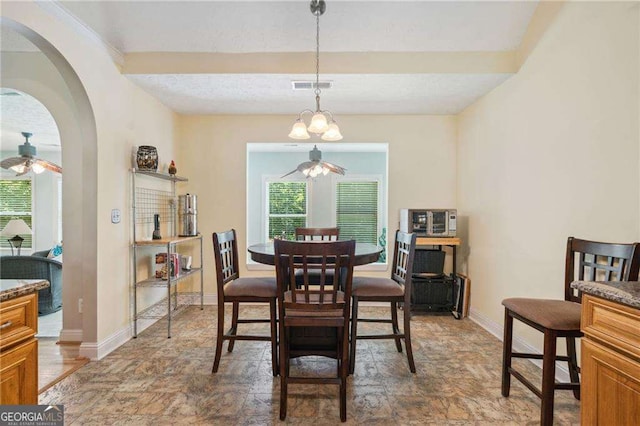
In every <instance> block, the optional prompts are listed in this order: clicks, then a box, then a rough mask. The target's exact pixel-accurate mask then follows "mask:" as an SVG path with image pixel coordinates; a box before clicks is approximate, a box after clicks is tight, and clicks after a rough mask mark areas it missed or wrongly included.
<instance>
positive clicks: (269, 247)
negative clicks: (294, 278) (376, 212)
mask: <svg viewBox="0 0 640 426" xmlns="http://www.w3.org/2000/svg"><path fill="white" fill-rule="evenodd" d="M247 251H248V252H249V254H250V255H251V260H253V261H254V262H258V263H262V264H265V265H275V252H274V250H273V241H270V242H267V243H259V244H252V245H250V246H249V247H247ZM380 253H382V247H380V246H378V245H376V244H371V243H358V242H356V251H355V255H354V266H362V265H366V264H369V263H375V262H377V261H378V258H379V257H380Z"/></svg>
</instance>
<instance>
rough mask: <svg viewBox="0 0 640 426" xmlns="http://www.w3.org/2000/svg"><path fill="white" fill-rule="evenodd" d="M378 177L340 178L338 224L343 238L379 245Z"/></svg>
mask: <svg viewBox="0 0 640 426" xmlns="http://www.w3.org/2000/svg"><path fill="white" fill-rule="evenodd" d="M378 193H379V183H378V181H377V180H358V181H344V180H343V181H338V182H337V184H336V225H337V226H338V227H339V228H340V239H341V240H346V239H355V240H356V241H357V242H360V243H371V244H377V242H378V234H379V229H380V227H379V224H378V222H379V217H378V211H379V210H378V207H379V206H378Z"/></svg>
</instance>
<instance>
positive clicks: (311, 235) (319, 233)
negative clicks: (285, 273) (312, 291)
mask: <svg viewBox="0 0 640 426" xmlns="http://www.w3.org/2000/svg"><path fill="white" fill-rule="evenodd" d="M339 237H340V228H296V241H338V238H339ZM301 272H302V271H298V280H297V283H298V285H299V284H300V282H301V279H300V278H299V277H300V274H301ZM309 277H310V280H311V283H312V284H318V281H319V277H320V274H319V272H318V271H314V270H311V271H310V272H309ZM332 282H333V277H332V275H331V271H329V275H328V277H327V284H331V283H332Z"/></svg>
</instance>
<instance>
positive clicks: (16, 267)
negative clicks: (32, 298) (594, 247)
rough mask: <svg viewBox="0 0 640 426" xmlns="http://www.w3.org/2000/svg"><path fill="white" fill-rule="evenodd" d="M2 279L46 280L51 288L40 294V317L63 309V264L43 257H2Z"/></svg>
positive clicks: (0, 268)
mask: <svg viewBox="0 0 640 426" xmlns="http://www.w3.org/2000/svg"><path fill="white" fill-rule="evenodd" d="M0 278H2V279H24V280H29V279H31V280H33V279H45V280H47V281H49V284H50V286H49V287H48V288H45V289H42V290H40V291H39V292H38V315H46V314H50V313H53V312H56V311H59V310H60V309H61V308H62V263H61V262H58V261H57V260H53V259H49V258H47V257H41V256H37V255H34V256H2V257H0Z"/></svg>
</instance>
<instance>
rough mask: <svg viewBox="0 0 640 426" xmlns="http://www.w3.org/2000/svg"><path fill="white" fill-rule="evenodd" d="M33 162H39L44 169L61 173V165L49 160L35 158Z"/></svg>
mask: <svg viewBox="0 0 640 426" xmlns="http://www.w3.org/2000/svg"><path fill="white" fill-rule="evenodd" d="M34 163H36V164H40V165H41V166H42V167H44V168H45V169H47V170H50V171H52V172H56V173H60V174H62V167H60V166H58V165H57V164H55V163H52V162H51V161H47V160H41V159H37V160H35V161H34Z"/></svg>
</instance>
